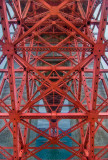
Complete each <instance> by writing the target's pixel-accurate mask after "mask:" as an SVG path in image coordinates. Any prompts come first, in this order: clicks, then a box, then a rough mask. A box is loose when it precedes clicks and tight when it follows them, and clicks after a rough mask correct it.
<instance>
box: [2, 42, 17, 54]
mask: <svg viewBox="0 0 108 160" xmlns="http://www.w3.org/2000/svg"><path fill="white" fill-rule="evenodd" d="M3 53H4V55H13V54H14V53H15V50H14V46H13V44H11V43H4V44H3Z"/></svg>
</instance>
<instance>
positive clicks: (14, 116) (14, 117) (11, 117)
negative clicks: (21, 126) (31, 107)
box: [9, 111, 20, 122]
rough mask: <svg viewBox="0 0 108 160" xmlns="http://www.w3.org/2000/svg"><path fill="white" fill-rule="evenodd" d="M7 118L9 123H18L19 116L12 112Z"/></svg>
mask: <svg viewBox="0 0 108 160" xmlns="http://www.w3.org/2000/svg"><path fill="white" fill-rule="evenodd" d="M9 117H10V121H11V122H20V115H19V113H18V112H15V111H14V112H13V111H11V112H10V113H9Z"/></svg>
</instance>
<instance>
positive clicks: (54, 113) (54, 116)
mask: <svg viewBox="0 0 108 160" xmlns="http://www.w3.org/2000/svg"><path fill="white" fill-rule="evenodd" d="M56 114H57V113H56V112H55V111H52V113H51V119H56V116H57V115H56Z"/></svg>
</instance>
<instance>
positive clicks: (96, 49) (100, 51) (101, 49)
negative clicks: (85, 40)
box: [94, 43, 105, 56]
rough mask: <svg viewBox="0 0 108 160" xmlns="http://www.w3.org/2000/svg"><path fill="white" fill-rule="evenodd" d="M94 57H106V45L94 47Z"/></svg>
mask: <svg viewBox="0 0 108 160" xmlns="http://www.w3.org/2000/svg"><path fill="white" fill-rule="evenodd" d="M94 55H100V56H101V55H105V44H103V43H97V44H95V45H94Z"/></svg>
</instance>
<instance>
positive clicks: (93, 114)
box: [88, 111, 98, 122]
mask: <svg viewBox="0 0 108 160" xmlns="http://www.w3.org/2000/svg"><path fill="white" fill-rule="evenodd" d="M88 120H89V121H90V122H96V121H98V113H97V112H96V111H89V114H88Z"/></svg>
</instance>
